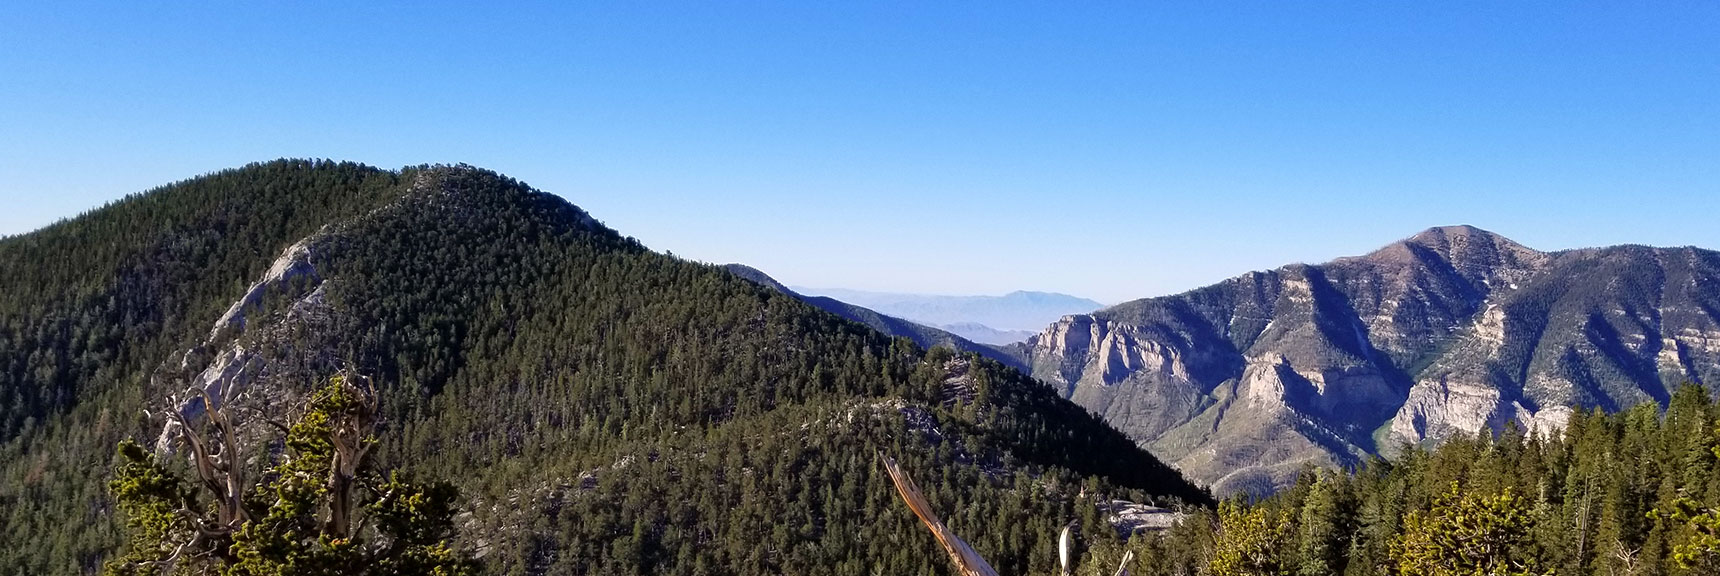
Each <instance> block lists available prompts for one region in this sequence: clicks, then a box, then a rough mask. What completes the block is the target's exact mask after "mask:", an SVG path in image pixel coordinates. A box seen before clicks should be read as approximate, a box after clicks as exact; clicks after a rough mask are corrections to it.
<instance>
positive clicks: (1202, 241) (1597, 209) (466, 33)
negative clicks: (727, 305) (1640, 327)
mask: <svg viewBox="0 0 1720 576" xmlns="http://www.w3.org/2000/svg"><path fill="white" fill-rule="evenodd" d="M9 4H10V5H9V6H8V7H7V8H6V11H5V16H4V17H0V134H3V135H4V137H3V138H0V200H3V204H0V234H14V233H20V232H24V231H27V230H30V229H34V228H37V227H40V226H42V225H45V224H47V223H49V222H52V221H53V220H55V219H57V218H60V217H64V216H70V215H73V214H76V213H78V212H80V211H83V210H86V209H89V208H92V207H94V206H97V205H100V204H101V203H103V202H106V201H108V200H111V199H114V198H118V197H120V196H123V195H124V194H127V193H130V192H136V191H139V190H143V189H147V188H150V187H153V186H155V185H159V184H163V183H167V182H170V181H173V180H177V179H181V178H185V177H189V176H193V175H196V174H200V173H204V172H209V171H213V170H218V169H222V168H227V167H232V166H238V165H242V164H245V163H247V162H251V161H256V160H265V159H272V158H278V157H326V158H337V159H347V160H356V161H361V162H366V163H370V164H374V165H378V166H384V167H398V166H402V165H408V164H419V163H433V162H445V163H453V162H466V163H470V164H475V165H479V166H484V167H488V168H492V169H495V170H498V171H502V172H505V173H507V174H509V175H511V176H515V177H517V178H520V179H522V180H525V181H526V182H528V183H531V184H532V185H534V186H537V187H539V188H541V189H544V190H547V191H550V192H554V193H557V194H560V195H562V196H564V197H566V198H568V199H569V200H571V201H573V202H574V203H576V204H579V205H580V206H582V207H584V208H586V209H588V210H590V211H591V212H592V213H593V214H594V215H596V216H597V217H598V218H599V219H602V220H604V221H605V222H606V223H608V224H609V225H611V226H614V227H616V228H618V229H620V230H621V231H623V232H624V233H627V234H630V235H633V236H636V237H638V238H640V239H641V240H643V241H644V242H645V243H646V244H648V245H650V246H652V247H653V248H656V249H658V250H668V251H673V252H674V253H676V254H678V255H682V256H685V257H689V258H694V259H699V260H705V261H712V262H733V261H738V262H745V263H748V264H751V265H753V266H756V267H758V268H761V269H763V270H766V271H767V272H769V273H771V274H773V275H775V276H777V277H778V278H779V279H780V280H782V281H783V282H785V283H790V284H798V285H810V286H830V287H847V288H855V289H869V290H895V291H917V292H933V293H1002V292H1006V291H1009V290H1015V289H1036V290H1054V291H1062V292H1069V293H1073V294H1078V295H1082V296H1087V297H1091V298H1095V299H1099V300H1102V301H1107V302H1116V301H1121V300H1125V299H1129V298H1134V297H1141V296H1151V295H1159V294H1166V293H1172V292H1178V291H1181V290H1185V289H1189V288H1193V287H1196V286H1199V285H1203V284H1206V283H1210V282H1213V281H1216V280H1219V279H1222V278H1225V277H1229V276H1232V275H1235V274H1238V273H1241V272H1245V271H1247V270H1252V269H1263V268H1270V267H1276V266H1278V265H1281V264H1284V263H1288V262H1292V261H1308V262H1318V261H1324V260H1328V259H1331V258H1333V257H1337V256H1342V255H1349V254H1357V253H1362V252H1366V251H1368V250H1370V249H1372V248H1374V247H1376V246H1379V245H1382V244H1385V243H1387V242H1389V241H1392V240H1394V239H1397V238H1401V237H1404V236H1408V235H1410V234H1413V233H1415V232H1416V231H1418V230H1420V229H1423V228H1426V227H1429V226H1435V225H1443V224H1457V223H1468V224H1474V225H1477V226H1481V227H1483V228H1488V229H1491V230H1493V231H1495V232H1499V233H1502V234H1505V235H1507V236H1510V237H1512V238H1515V239H1517V240H1519V241H1521V242H1524V243H1525V244H1528V245H1530V246H1533V247H1538V248H1543V249H1558V248H1569V247H1579V246H1590V245H1602V244H1617V243H1643V244H1656V245H1685V244H1695V245H1701V246H1706V247H1711V248H1720V226H1716V217H1715V216H1716V215H1720V3H1715V2H1712V1H1700V2H1695V1H1691V2H1677V1H1672V2H1654V3H1600V2H1351V3H1324V2H1247V3H1225V4H1223V5H1219V3H1214V2H1198V3H1143V2H1132V3H1115V4H1106V3H1070V2H1045V3H1019V2H1014V3H1003V2H940V3H931V2H911V3H752V2H688V3H676V2H627V3H614V4H610V5H595V4H571V5H564V4H563V3H553V4H513V5H502V4H499V3H484V4H483V5H467V4H445V5H444V4H432V3H413V4H398V5H387V4H382V3H374V4H369V5H365V6H356V7H355V6H347V5H344V3H342V4H334V3H330V4H317V3H309V2H303V3H287V2H246V3H213V2H211V3H205V4H201V5H193V4H191V3H175V4H174V5H170V6H162V5H156V4H155V3H113V4H84V3H46V2H43V3H22V2H16V3H9ZM235 4H240V5H235ZM472 4H477V3H472Z"/></svg>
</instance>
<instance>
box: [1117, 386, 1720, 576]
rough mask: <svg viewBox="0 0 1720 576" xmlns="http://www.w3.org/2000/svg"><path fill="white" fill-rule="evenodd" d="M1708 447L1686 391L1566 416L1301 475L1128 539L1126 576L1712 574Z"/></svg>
mask: <svg viewBox="0 0 1720 576" xmlns="http://www.w3.org/2000/svg"><path fill="white" fill-rule="evenodd" d="M1717 448H1720V406H1716V405H1715V404H1714V403H1713V402H1712V401H1711V400H1710V399H1709V395H1708V392H1707V390H1705V389H1704V388H1702V387H1699V386H1684V387H1681V388H1679V389H1677V390H1676V391H1675V392H1674V393H1673V394H1672V395H1671V397H1670V398H1668V400H1667V403H1666V404H1665V405H1664V409H1662V407H1660V406H1655V405H1652V404H1650V405H1644V406H1638V407H1635V408H1632V409H1630V410H1625V411H1622V412H1618V413H1615V414H1610V415H1609V414H1606V413H1603V412H1601V411H1593V412H1586V413H1585V412H1579V413H1577V414H1574V415H1573V416H1572V417H1571V420H1570V422H1569V423H1568V426H1567V427H1566V429H1565V430H1564V432H1563V433H1562V434H1546V433H1541V434H1529V433H1525V432H1523V431H1521V430H1519V429H1517V428H1515V427H1512V426H1507V427H1506V428H1505V429H1504V430H1502V431H1500V432H1499V433H1497V434H1490V433H1483V434H1479V435H1476V436H1474V437H1469V438H1455V439H1452V440H1448V441H1446V442H1445V443H1444V444H1441V445H1440V446H1438V447H1436V448H1432V449H1426V448H1419V447H1406V448H1405V449H1404V451H1403V454H1402V456H1401V457H1399V458H1397V459H1396V460H1394V461H1391V462H1387V461H1383V460H1374V461H1370V462H1367V463H1365V464H1364V465H1362V466H1361V467H1359V468H1357V469H1355V470H1350V471H1347V472H1344V473H1320V474H1312V473H1310V474H1305V475H1304V476H1303V479H1302V481H1300V482H1298V483H1297V484H1296V485H1295V486H1293V487H1291V488H1288V489H1286V490H1284V491H1282V492H1280V493H1278V494H1276V495H1273V496H1271V497H1269V498H1266V499H1263V500H1260V501H1258V502H1253V503H1249V504H1246V505H1245V504H1243V503H1241V502H1227V503H1226V504H1224V505H1222V506H1221V507H1220V508H1219V510H1218V513H1217V515H1216V518H1211V519H1203V517H1202V516H1201V515H1198V514H1197V515H1195V516H1193V517H1192V518H1191V519H1190V520H1189V521H1186V522H1184V523H1183V525H1181V526H1179V527H1177V528H1176V529H1173V530H1170V531H1167V532H1165V533H1163V534H1160V535H1156V536H1153V537H1149V538H1147V539H1145V540H1142V541H1138V542H1137V543H1136V545H1137V546H1139V549H1140V550H1141V552H1140V553H1139V556H1140V557H1141V558H1143V559H1144V560H1147V561H1146V562H1144V563H1140V564H1137V570H1136V571H1135V572H1134V573H1135V574H1137V575H1152V576H1196V575H1200V574H1211V575H1217V574H1292V573H1294V574H1299V575H1304V576H1319V575H1325V574H1332V575H1337V574H1342V575H1345V576H1376V575H1389V576H1412V575H1413V576H1431V575H1446V574H1452V575H1479V574H1486V575H1493V574H1500V575H1503V574H1558V575H1561V576H1564V575H1575V576H1591V575H1592V576H1627V575H1629V576H1645V575H1657V576H1686V575H1689V576H1707V575H1712V574H1720V512H1717V510H1720V465H1717V464H1720V451H1717V450H1716V449H1717ZM1137 540H1141V539H1137ZM1201 558H1207V559H1209V561H1208V562H1207V564H1206V565H1207V566H1208V567H1209V570H1208V571H1206V572H1202V571H1200V570H1199V568H1200V567H1201V562H1200V559H1201Z"/></svg>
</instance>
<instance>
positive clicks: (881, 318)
mask: <svg viewBox="0 0 1720 576" xmlns="http://www.w3.org/2000/svg"><path fill="white" fill-rule="evenodd" d="M724 268H726V269H728V271H729V272H731V273H733V274H734V275H736V276H740V277H742V278H745V279H747V280H751V281H753V282H757V283H758V284H761V285H763V286H766V287H769V288H771V289H774V290H776V291H778V292H782V293H784V294H788V295H791V296H794V297H796V298H799V299H801V300H803V301H805V302H806V303H807V304H811V305H813V306H815V307H817V308H818V309H820V310H823V311H825V312H829V313H831V314H835V315H837V316H841V317H843V318H847V319H849V320H853V321H855V322H859V323H861V324H865V325H866V326H867V327H869V328H871V329H873V330H877V331H879V332H882V333H884V334H888V335H890V336H900V337H903V338H907V339H909V340H913V341H914V343H915V344H919V345H920V346H921V347H922V348H933V347H937V346H943V347H946V348H949V349H952V350H955V351H957V352H973V353H976V354H979V355H981V356H985V357H987V358H991V359H993V360H997V361H999V362H1003V363H1004V364H1008V365H1010V366H1011V367H1014V368H1017V369H1021V370H1022V371H1026V366H1023V365H1021V364H1017V363H1016V361H1015V357H1013V356H1010V355H1008V354H1005V353H1003V352H1002V351H1000V350H998V349H997V348H994V347H992V346H986V345H984V344H979V343H976V342H973V341H971V340H968V339H966V338H963V337H961V336H958V335H956V334H953V333H950V332H948V331H945V330H942V329H939V328H935V327H932V326H926V325H923V324H919V323H915V322H912V321H909V320H903V319H901V318H897V317H894V316H889V315H885V314H880V313H878V312H876V311H874V310H871V309H869V308H866V307H863V306H856V305H854V304H849V303H847V302H843V301H841V300H837V299H835V298H831V297H829V296H809V295H806V294H801V293H799V292H796V291H794V290H793V289H790V288H789V287H787V286H784V285H783V284H782V283H781V282H777V281H776V279H775V278H771V277H770V275H769V274H765V273H764V271H762V270H759V269H757V268H753V267H751V266H747V265H744V264H728V265H726V266H724Z"/></svg>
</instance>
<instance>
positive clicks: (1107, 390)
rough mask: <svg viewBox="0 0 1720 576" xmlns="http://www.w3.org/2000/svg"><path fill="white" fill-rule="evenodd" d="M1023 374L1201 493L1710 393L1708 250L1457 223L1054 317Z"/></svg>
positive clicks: (1273, 483) (1713, 282)
mask: <svg viewBox="0 0 1720 576" xmlns="http://www.w3.org/2000/svg"><path fill="white" fill-rule="evenodd" d="M1009 349H1010V350H1011V351H1012V353H1014V354H1016V355H1017V357H1018V358H1019V359H1020V361H1021V362H1022V363H1024V364H1027V365H1029V366H1030V367H1031V369H1032V372H1033V375H1034V376H1035V377H1037V378H1039V379H1041V380H1043V381H1045V382H1047V383H1049V384H1050V385H1051V386H1053V387H1054V388H1056V389H1057V390H1058V392H1059V393H1061V394H1063V395H1064V396H1066V397H1069V398H1072V399H1073V400H1075V401H1076V402H1077V403H1079V404H1081V405H1082V406H1086V407H1087V408H1088V409H1090V410H1093V411H1095V412H1097V413H1099V414H1102V415H1103V416H1104V417H1105V418H1106V419H1107V420H1108V421H1109V422H1111V424H1112V425H1114V426H1116V427H1117V428H1118V429H1120V430H1122V431H1123V432H1124V433H1126V434H1128V435H1130V437H1132V438H1134V439H1135V440H1137V441H1139V442H1141V443H1142V444H1143V445H1144V446H1147V447H1148V448H1149V449H1151V450H1152V451H1153V452H1154V454H1156V455H1158V456H1159V457H1160V458H1164V459H1166V460H1169V461H1171V462H1173V463H1174V464H1175V465H1176V466H1178V467H1179V469H1181V470H1182V471H1183V472H1184V473H1185V474H1188V475H1189V476H1190V477H1191V478H1194V479H1195V480H1197V481H1199V482H1203V483H1205V484H1208V485H1210V486H1212V487H1213V489H1214V491H1215V492H1216V493H1218V494H1221V495H1222V494H1226V493H1234V492H1237V491H1250V492H1264V491H1268V490H1271V489H1273V488H1274V487H1280V486H1284V485H1285V484H1286V483H1288V482H1290V481H1291V480H1292V479H1293V478H1294V476H1295V474H1296V473H1297V471H1298V470H1299V469H1300V468H1301V467H1302V466H1304V465H1308V464H1321V465H1350V464H1355V463H1357V462H1358V461H1359V460H1360V459H1362V458H1364V457H1366V456H1368V455H1370V454H1380V453H1390V452H1392V451H1393V449H1394V447H1397V446H1401V445H1402V443H1419V442H1432V441H1438V440H1440V439H1443V438H1447V437H1450V436H1452V435H1455V434H1472V433H1475V432H1476V431H1478V430H1481V429H1495V430H1497V429H1500V428H1501V427H1503V426H1505V425H1507V424H1508V423H1510V424H1515V425H1516V426H1519V427H1522V428H1525V429H1537V430H1547V429H1555V428H1559V427H1562V426H1563V424H1564V422H1565V419H1566V418H1567V417H1568V416H1569V415H1570V413H1571V407H1580V408H1589V407H1600V408H1604V409H1606V410H1609V411H1613V410H1619V409H1622V408H1626V407H1629V406H1632V405H1636V404H1638V403H1642V402H1659V403H1662V404H1663V405H1664V403H1665V402H1666V401H1667V398H1668V396H1669V393H1670V391H1671V390H1672V389H1673V388H1674V387H1675V386H1676V385H1677V384H1679V383H1681V382H1685V381H1690V382H1695V383H1704V384H1706V383H1710V382H1713V381H1715V380H1716V379H1720V253H1716V252H1712V251H1709V250H1702V249H1697V248H1650V247H1643V246H1616V247H1611V248H1593V249H1581V250H1566V251H1560V252H1540V251H1536V250H1533V249H1530V248H1528V247H1525V246H1523V245H1520V244H1518V243H1516V242H1512V241H1511V240H1509V239H1506V238H1504V237H1502V236H1499V235H1496V234H1493V233H1490V232H1486V231H1484V230H1480V229H1477V228H1473V227H1469V226H1456V227H1446V228H1434V229H1430V230H1427V231H1425V232H1422V233H1420V234H1416V235H1415V236H1413V237H1410V238H1408V239H1405V240H1403V241H1400V242H1396V243H1393V244H1391V245H1388V246H1386V247H1384V248H1381V249H1379V250H1377V251H1374V252H1373V253H1370V254H1367V255H1365V256H1360V257H1354V258H1341V259H1338V260H1335V261H1333V262H1330V263H1326V264H1321V265H1306V264H1293V265H1289V266H1285V267H1282V268H1279V269H1276V270H1271V271H1266V272H1253V273H1249V274H1245V275H1242V276H1238V277H1236V278H1232V279H1230V280H1228V281H1225V282H1222V283H1219V284H1216V285H1213V286H1208V287H1205V288H1200V289H1197V290H1193V291H1190V292H1187V293H1183V294H1179V295H1175V296H1167V297H1161V298H1147V299H1142V300H1135V301H1131V302H1126V303H1123V304H1119V305H1117V306H1112V307H1110V308H1106V309H1104V310H1100V311H1098V312H1094V313H1092V314H1079V315H1073V316H1070V317H1067V318H1064V319H1061V320H1059V321H1057V322H1055V323H1053V324H1051V325H1050V326H1049V327H1048V328H1045V329H1044V330H1043V331H1042V332H1040V333H1039V334H1038V335H1036V336H1034V337H1032V338H1030V339H1028V340H1027V341H1026V342H1025V343H1022V344H1017V345H1014V346H1011V347H1010V348H1009Z"/></svg>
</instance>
